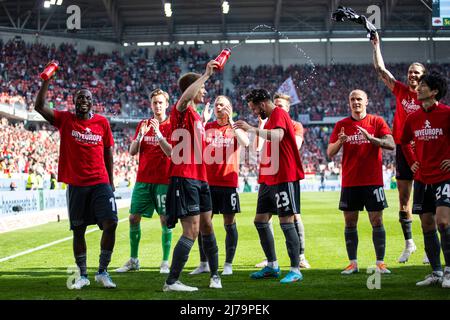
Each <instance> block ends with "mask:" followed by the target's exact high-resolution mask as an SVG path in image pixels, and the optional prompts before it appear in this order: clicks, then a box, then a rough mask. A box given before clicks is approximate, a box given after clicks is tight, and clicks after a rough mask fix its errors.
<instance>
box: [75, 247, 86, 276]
mask: <svg viewBox="0 0 450 320" xmlns="http://www.w3.org/2000/svg"><path fill="white" fill-rule="evenodd" d="M75 262H76V264H77V266H78V268H79V269H80V275H81V276H83V277H87V267H86V252H85V253H82V254H79V255H77V256H75Z"/></svg>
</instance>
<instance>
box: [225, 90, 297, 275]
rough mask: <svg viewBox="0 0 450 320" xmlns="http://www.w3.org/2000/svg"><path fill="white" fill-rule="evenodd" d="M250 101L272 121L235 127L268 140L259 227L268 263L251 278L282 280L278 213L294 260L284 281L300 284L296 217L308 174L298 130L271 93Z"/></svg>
mask: <svg viewBox="0 0 450 320" xmlns="http://www.w3.org/2000/svg"><path fill="white" fill-rule="evenodd" d="M246 101H247V103H248V106H249V107H250V109H251V110H252V112H253V113H254V114H255V115H256V116H260V117H261V119H263V120H264V119H265V118H268V120H267V122H266V124H265V125H264V129H260V128H254V127H251V126H250V125H249V124H247V123H246V122H245V121H242V120H239V121H237V122H236V123H235V124H234V127H235V128H239V129H243V130H244V131H247V132H254V133H255V134H257V135H259V136H261V137H262V138H263V139H264V140H265V142H264V147H263V150H262V156H261V164H260V168H259V181H258V182H259V184H260V188H259V192H258V204H257V208H256V216H255V226H256V229H257V231H258V234H259V238H260V241H261V246H262V248H263V250H264V253H265V255H266V258H267V261H268V262H267V266H266V267H264V268H263V269H262V270H260V271H258V272H254V273H252V274H251V278H252V279H263V278H268V277H275V278H278V277H280V275H281V271H280V268H279V266H278V261H277V257H276V253H275V243H274V237H273V233H272V232H271V231H270V227H269V220H270V218H271V216H272V214H278V217H279V219H280V225H281V229H282V230H283V232H284V236H285V238H286V247H287V251H288V254H289V258H290V260H291V268H290V272H289V273H287V275H286V276H285V277H284V278H283V279H281V281H280V282H281V283H292V282H297V281H299V280H301V279H302V278H303V276H302V274H301V272H300V269H299V262H300V260H299V252H300V241H299V237H298V233H297V231H296V229H295V224H294V215H295V214H298V213H300V180H301V179H303V178H304V173H303V167H302V162H301V160H300V153H299V152H298V149H297V144H296V141H295V134H294V127H293V126H292V120H291V118H290V117H289V114H288V113H287V112H286V111H284V110H283V109H282V108H278V107H276V106H275V105H274V104H273V102H272V99H271V96H270V94H269V92H267V90H264V89H254V90H252V91H251V92H250V93H249V94H248V95H247V96H246Z"/></svg>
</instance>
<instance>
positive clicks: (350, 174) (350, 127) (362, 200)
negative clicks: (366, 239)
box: [327, 90, 395, 275]
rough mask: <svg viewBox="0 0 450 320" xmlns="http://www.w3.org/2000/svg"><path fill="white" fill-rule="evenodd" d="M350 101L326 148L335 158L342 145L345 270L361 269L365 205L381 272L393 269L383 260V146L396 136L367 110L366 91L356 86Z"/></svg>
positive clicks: (392, 148) (391, 144)
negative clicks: (361, 213)
mask: <svg viewBox="0 0 450 320" xmlns="http://www.w3.org/2000/svg"><path fill="white" fill-rule="evenodd" d="M349 102H350V109H351V116H350V117H347V118H344V119H342V120H340V121H338V122H337V123H336V125H335V127H334V130H333V132H332V134H331V136H330V143H329V145H328V149H327V155H328V157H330V158H332V157H333V156H335V155H336V154H337V153H338V152H339V150H340V149H341V148H343V155H342V190H341V199H340V202H339V210H342V211H343V212H344V219H345V243H346V247H347V254H348V258H349V260H350V264H349V265H348V266H347V267H346V268H345V270H344V271H342V274H345V275H349V274H352V273H356V272H358V271H359V269H358V262H357V250H358V231H357V223H358V213H359V211H361V210H364V207H365V208H366V210H367V211H368V213H369V220H370V223H371V225H372V238H373V244H374V247H375V253H376V257H377V262H376V265H377V267H376V269H377V271H378V272H380V273H390V271H389V270H388V269H387V268H386V265H385V263H384V255H385V247H386V232H385V230H384V226H383V209H384V208H387V202H386V197H385V195H384V190H383V185H384V184H383V173H382V151H381V149H382V148H383V149H389V150H394V148H395V145H394V140H393V138H392V135H391V131H390V129H389V127H388V126H387V124H386V122H385V121H384V120H383V118H381V117H379V116H375V115H371V114H367V112H366V108H367V104H368V103H369V102H368V98H367V94H366V93H365V92H364V91H362V90H353V91H352V92H351V93H350V95H349Z"/></svg>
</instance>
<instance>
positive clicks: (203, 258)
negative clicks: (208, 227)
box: [197, 233, 208, 262]
mask: <svg viewBox="0 0 450 320" xmlns="http://www.w3.org/2000/svg"><path fill="white" fill-rule="evenodd" d="M197 241H198V251H199V252H200V262H207V261H208V258H207V257H206V254H205V250H204V248H203V239H202V234H201V233H199V234H198V238H197Z"/></svg>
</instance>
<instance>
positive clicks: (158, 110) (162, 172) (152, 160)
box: [116, 89, 172, 273]
mask: <svg viewBox="0 0 450 320" xmlns="http://www.w3.org/2000/svg"><path fill="white" fill-rule="evenodd" d="M150 100H151V108H152V111H153V115H154V117H153V118H150V119H145V120H142V121H141V122H140V123H139V125H138V126H137V128H136V133H135V135H134V138H133V141H132V142H131V145H130V155H132V156H134V155H136V154H139V167H138V172H137V178H136V184H135V186H134V189H133V194H132V196H131V207H130V216H129V221H130V247H131V254H130V259H129V260H128V261H127V262H126V263H125V265H124V266H123V267H121V268H118V269H116V272H127V271H130V270H139V267H140V266H139V259H138V250H139V242H140V239H141V225H140V222H141V216H144V217H147V218H151V217H152V216H153V211H154V210H156V212H157V213H158V214H159V218H160V221H161V228H162V251H163V258H162V262H161V266H160V273H169V254H170V245H171V241H172V229H169V228H167V226H166V217H165V216H166V193H167V185H168V183H169V167H170V158H169V157H170V154H171V152H172V146H171V145H170V144H169V143H168V142H167V140H166V138H167V137H168V136H169V133H170V131H171V127H170V120H169V118H168V117H167V115H166V109H167V107H168V106H169V94H168V93H167V92H165V91H163V90H160V89H156V90H154V91H153V92H152V93H151V94H150Z"/></svg>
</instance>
